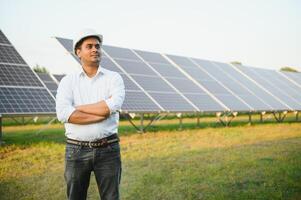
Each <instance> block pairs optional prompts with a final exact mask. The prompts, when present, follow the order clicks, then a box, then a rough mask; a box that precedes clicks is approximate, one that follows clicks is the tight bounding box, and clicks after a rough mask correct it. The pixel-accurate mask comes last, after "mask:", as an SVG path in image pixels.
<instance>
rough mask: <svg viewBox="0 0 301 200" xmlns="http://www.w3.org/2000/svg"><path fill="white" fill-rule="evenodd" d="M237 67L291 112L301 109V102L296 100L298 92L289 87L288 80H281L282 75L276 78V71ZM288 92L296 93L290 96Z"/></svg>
mask: <svg viewBox="0 0 301 200" xmlns="http://www.w3.org/2000/svg"><path fill="white" fill-rule="evenodd" d="M235 67H236V68H237V69H239V70H240V71H241V72H242V73H244V74H245V75H247V76H248V77H249V78H250V79H251V80H253V81H255V82H257V83H258V84H260V85H261V87H262V88H264V89H265V90H266V91H268V92H269V93H271V94H272V95H273V96H274V97H276V98H277V99H279V100H280V101H281V102H282V103H283V104H285V105H286V106H287V107H289V108H290V110H300V109H301V101H298V100H297V99H296V94H295V92H296V91H294V89H290V88H289V87H290V86H291V85H289V86H288V85H287V83H288V80H284V79H279V77H280V75H279V76H276V75H277V72H276V71H274V70H268V69H260V68H254V67H246V66H242V65H235ZM282 78H283V77H282ZM287 90H289V92H292V91H294V94H290V93H289V92H287ZM291 95H293V96H291ZM297 96H298V95H297Z"/></svg>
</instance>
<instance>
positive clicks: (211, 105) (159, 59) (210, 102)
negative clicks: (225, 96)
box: [135, 50, 225, 111]
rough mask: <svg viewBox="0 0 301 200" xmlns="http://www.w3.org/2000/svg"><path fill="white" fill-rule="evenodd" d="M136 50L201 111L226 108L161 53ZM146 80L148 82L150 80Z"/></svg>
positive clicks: (159, 85)
mask: <svg viewBox="0 0 301 200" xmlns="http://www.w3.org/2000/svg"><path fill="white" fill-rule="evenodd" d="M135 52H136V53H137V54H138V55H139V56H140V57H141V58H142V59H143V60H144V61H145V62H147V63H148V64H149V65H150V66H151V67H152V68H153V69H154V70H156V71H157V72H158V73H159V74H160V75H161V76H162V77H163V78H165V79H166V80H167V81H168V82H169V83H170V84H171V85H172V86H173V87H174V88H176V89H177V90H178V91H179V92H181V93H182V95H184V96H185V97H186V98H187V99H188V100H189V101H190V102H191V103H192V104H193V105H194V106H196V107H197V108H198V109H199V110H200V111H222V110H225V108H223V106H222V105H220V104H219V103H218V102H216V101H215V100H214V99H213V98H212V97H211V96H209V95H208V94H207V93H206V92H205V91H204V90H203V89H201V88H200V87H199V86H197V85H196V84H195V83H194V82H193V81H192V80H190V79H189V78H187V77H186V76H185V75H184V74H183V73H182V72H181V71H180V70H179V69H178V68H176V67H175V66H173V65H172V64H171V63H170V62H168V61H167V60H166V59H165V58H164V57H163V56H162V55H160V54H159V53H154V52H145V51H140V50H135ZM146 82H147V83H148V82H149V81H146ZM152 84H153V83H152V82H150V85H152ZM158 87H161V84H158ZM161 90H162V91H164V89H163V88H161ZM198 98H199V99H198Z"/></svg>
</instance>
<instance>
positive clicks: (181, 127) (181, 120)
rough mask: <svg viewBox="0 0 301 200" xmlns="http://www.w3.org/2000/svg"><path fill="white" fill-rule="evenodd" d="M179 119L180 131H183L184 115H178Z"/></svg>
mask: <svg viewBox="0 0 301 200" xmlns="http://www.w3.org/2000/svg"><path fill="white" fill-rule="evenodd" d="M177 117H178V118H179V129H178V130H179V131H181V130H183V117H182V113H178V114H177Z"/></svg>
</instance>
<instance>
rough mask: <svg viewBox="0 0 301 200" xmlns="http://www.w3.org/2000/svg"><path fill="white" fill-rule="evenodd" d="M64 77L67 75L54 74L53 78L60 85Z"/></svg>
mask: <svg viewBox="0 0 301 200" xmlns="http://www.w3.org/2000/svg"><path fill="white" fill-rule="evenodd" d="M64 76H65V74H53V77H54V78H55V80H56V81H57V82H58V83H59V82H60V81H61V80H62V78H64Z"/></svg>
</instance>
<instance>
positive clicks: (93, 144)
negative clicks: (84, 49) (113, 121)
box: [67, 133, 119, 148]
mask: <svg viewBox="0 0 301 200" xmlns="http://www.w3.org/2000/svg"><path fill="white" fill-rule="evenodd" d="M116 142H119V137H118V135H117V134H116V133H115V134H113V135H110V136H109V137H105V138H101V139H99V140H95V141H80V140H74V139H70V138H67V143H68V144H74V145H79V146H83V147H90V148H92V147H106V146H108V145H109V144H112V143H116Z"/></svg>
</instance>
